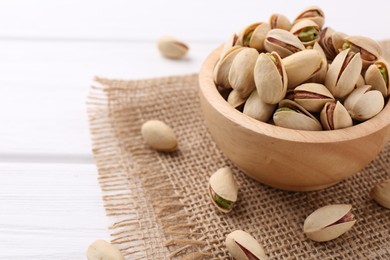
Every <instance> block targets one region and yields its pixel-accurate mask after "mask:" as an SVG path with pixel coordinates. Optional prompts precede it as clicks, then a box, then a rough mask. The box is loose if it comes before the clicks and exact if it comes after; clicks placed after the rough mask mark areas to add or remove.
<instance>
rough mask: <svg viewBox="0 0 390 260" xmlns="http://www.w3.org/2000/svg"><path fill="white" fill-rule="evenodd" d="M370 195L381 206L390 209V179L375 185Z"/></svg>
mask: <svg viewBox="0 0 390 260" xmlns="http://www.w3.org/2000/svg"><path fill="white" fill-rule="evenodd" d="M370 195H371V198H373V199H374V200H375V201H376V202H377V203H378V204H379V205H381V206H383V207H385V208H387V209H390V179H388V180H384V181H382V182H380V183H378V184H377V185H375V186H374V187H373V188H372V189H371V192H370Z"/></svg>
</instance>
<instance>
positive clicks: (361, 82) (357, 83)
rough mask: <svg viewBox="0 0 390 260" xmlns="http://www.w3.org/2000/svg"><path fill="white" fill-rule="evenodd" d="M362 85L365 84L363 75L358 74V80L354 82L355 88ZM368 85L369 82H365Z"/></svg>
mask: <svg viewBox="0 0 390 260" xmlns="http://www.w3.org/2000/svg"><path fill="white" fill-rule="evenodd" d="M363 85H366V81H365V80H364V78H363V76H362V75H361V74H360V75H359V78H358V81H357V82H356V85H355V88H358V87H361V86H363ZM367 85H370V84H367Z"/></svg>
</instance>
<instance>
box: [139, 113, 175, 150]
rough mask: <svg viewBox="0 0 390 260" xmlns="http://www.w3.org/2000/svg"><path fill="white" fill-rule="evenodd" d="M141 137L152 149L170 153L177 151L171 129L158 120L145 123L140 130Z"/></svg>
mask: <svg viewBox="0 0 390 260" xmlns="http://www.w3.org/2000/svg"><path fill="white" fill-rule="evenodd" d="M141 133H142V137H143V138H144V140H145V142H146V143H147V144H148V145H149V146H150V147H152V148H154V149H156V150H158V151H162V152H171V151H175V150H176V149H177V140H176V136H175V134H174V133H173V130H172V128H170V127H169V126H168V125H167V124H165V123H164V122H162V121H160V120H149V121H146V122H145V123H144V124H143V125H142V128H141Z"/></svg>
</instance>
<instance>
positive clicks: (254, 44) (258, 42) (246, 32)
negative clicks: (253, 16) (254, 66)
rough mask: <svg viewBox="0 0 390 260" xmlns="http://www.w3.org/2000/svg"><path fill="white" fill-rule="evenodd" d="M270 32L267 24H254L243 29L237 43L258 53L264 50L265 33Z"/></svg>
mask: <svg viewBox="0 0 390 260" xmlns="http://www.w3.org/2000/svg"><path fill="white" fill-rule="evenodd" d="M269 30H271V27H270V25H269V24H268V23H254V24H251V25H249V26H247V27H245V28H244V29H243V30H242V31H241V33H240V35H239V37H238V40H237V43H238V44H240V45H242V46H245V47H251V48H255V49H256V50H258V51H262V50H264V40H265V36H266V35H267V33H268V32H269Z"/></svg>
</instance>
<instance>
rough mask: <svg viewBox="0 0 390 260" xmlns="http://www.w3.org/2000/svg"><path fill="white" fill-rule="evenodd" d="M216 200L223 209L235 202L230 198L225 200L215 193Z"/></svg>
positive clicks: (228, 207)
mask: <svg viewBox="0 0 390 260" xmlns="http://www.w3.org/2000/svg"><path fill="white" fill-rule="evenodd" d="M214 201H215V202H216V203H217V204H218V205H219V206H220V207H221V208H223V209H230V208H231V207H232V206H233V202H232V201H230V200H225V199H224V198H222V197H220V196H218V195H217V194H215V196H214Z"/></svg>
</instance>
